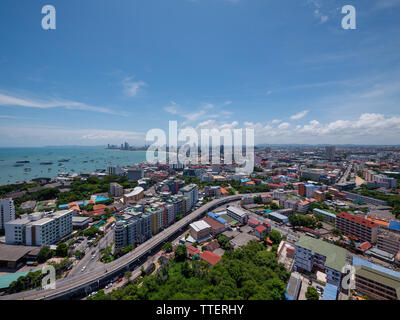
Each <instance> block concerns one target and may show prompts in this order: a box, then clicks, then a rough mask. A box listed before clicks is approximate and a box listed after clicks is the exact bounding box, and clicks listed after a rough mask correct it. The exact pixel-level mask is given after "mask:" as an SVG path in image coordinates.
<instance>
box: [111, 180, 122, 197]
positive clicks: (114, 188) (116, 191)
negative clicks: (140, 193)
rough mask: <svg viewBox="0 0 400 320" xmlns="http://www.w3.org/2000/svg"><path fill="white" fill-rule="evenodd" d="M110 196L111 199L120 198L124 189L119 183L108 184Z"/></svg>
mask: <svg viewBox="0 0 400 320" xmlns="http://www.w3.org/2000/svg"><path fill="white" fill-rule="evenodd" d="M110 194H111V196H112V197H122V196H123V195H124V188H123V187H122V186H121V185H120V184H119V183H116V182H113V183H110Z"/></svg>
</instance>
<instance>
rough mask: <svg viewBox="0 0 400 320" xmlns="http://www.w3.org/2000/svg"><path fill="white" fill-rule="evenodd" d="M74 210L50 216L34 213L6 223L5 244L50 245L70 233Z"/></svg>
mask: <svg viewBox="0 0 400 320" xmlns="http://www.w3.org/2000/svg"><path fill="white" fill-rule="evenodd" d="M73 213H74V210H62V211H56V212H54V213H51V214H46V215H45V214H44V213H42V212H36V213H32V214H29V215H27V214H26V215H23V216H21V218H19V219H15V220H12V221H10V222H7V223H6V243H7V244H22V245H27V246H43V245H51V244H54V243H56V242H58V241H59V240H60V239H62V238H63V237H65V236H67V235H69V234H70V233H71V232H72V216H73Z"/></svg>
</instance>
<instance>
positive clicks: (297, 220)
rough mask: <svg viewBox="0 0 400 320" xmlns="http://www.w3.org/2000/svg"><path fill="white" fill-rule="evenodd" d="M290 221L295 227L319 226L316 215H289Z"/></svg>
mask: <svg viewBox="0 0 400 320" xmlns="http://www.w3.org/2000/svg"><path fill="white" fill-rule="evenodd" d="M289 222H290V223H291V225H292V227H293V228H296V227H307V228H310V229H315V228H317V221H316V219H315V218H314V217H308V216H305V215H303V214H299V213H296V214H292V215H290V216H289Z"/></svg>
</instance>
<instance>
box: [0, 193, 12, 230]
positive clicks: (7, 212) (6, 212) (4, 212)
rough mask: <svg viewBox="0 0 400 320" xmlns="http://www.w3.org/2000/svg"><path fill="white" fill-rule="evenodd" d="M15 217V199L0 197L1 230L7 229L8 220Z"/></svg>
mask: <svg viewBox="0 0 400 320" xmlns="http://www.w3.org/2000/svg"><path fill="white" fill-rule="evenodd" d="M14 219H15V208H14V201H13V199H0V230H3V229H5V225H6V223H7V222H9V221H12V220H14Z"/></svg>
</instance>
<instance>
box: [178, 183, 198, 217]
mask: <svg viewBox="0 0 400 320" xmlns="http://www.w3.org/2000/svg"><path fill="white" fill-rule="evenodd" d="M179 194H182V195H184V196H187V197H188V199H189V202H188V206H187V210H186V212H187V211H190V210H191V209H192V208H193V206H194V205H195V204H196V203H197V201H198V200H199V187H198V186H197V184H194V183H193V184H189V185H187V186H185V187H183V188H181V189H180V190H179Z"/></svg>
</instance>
